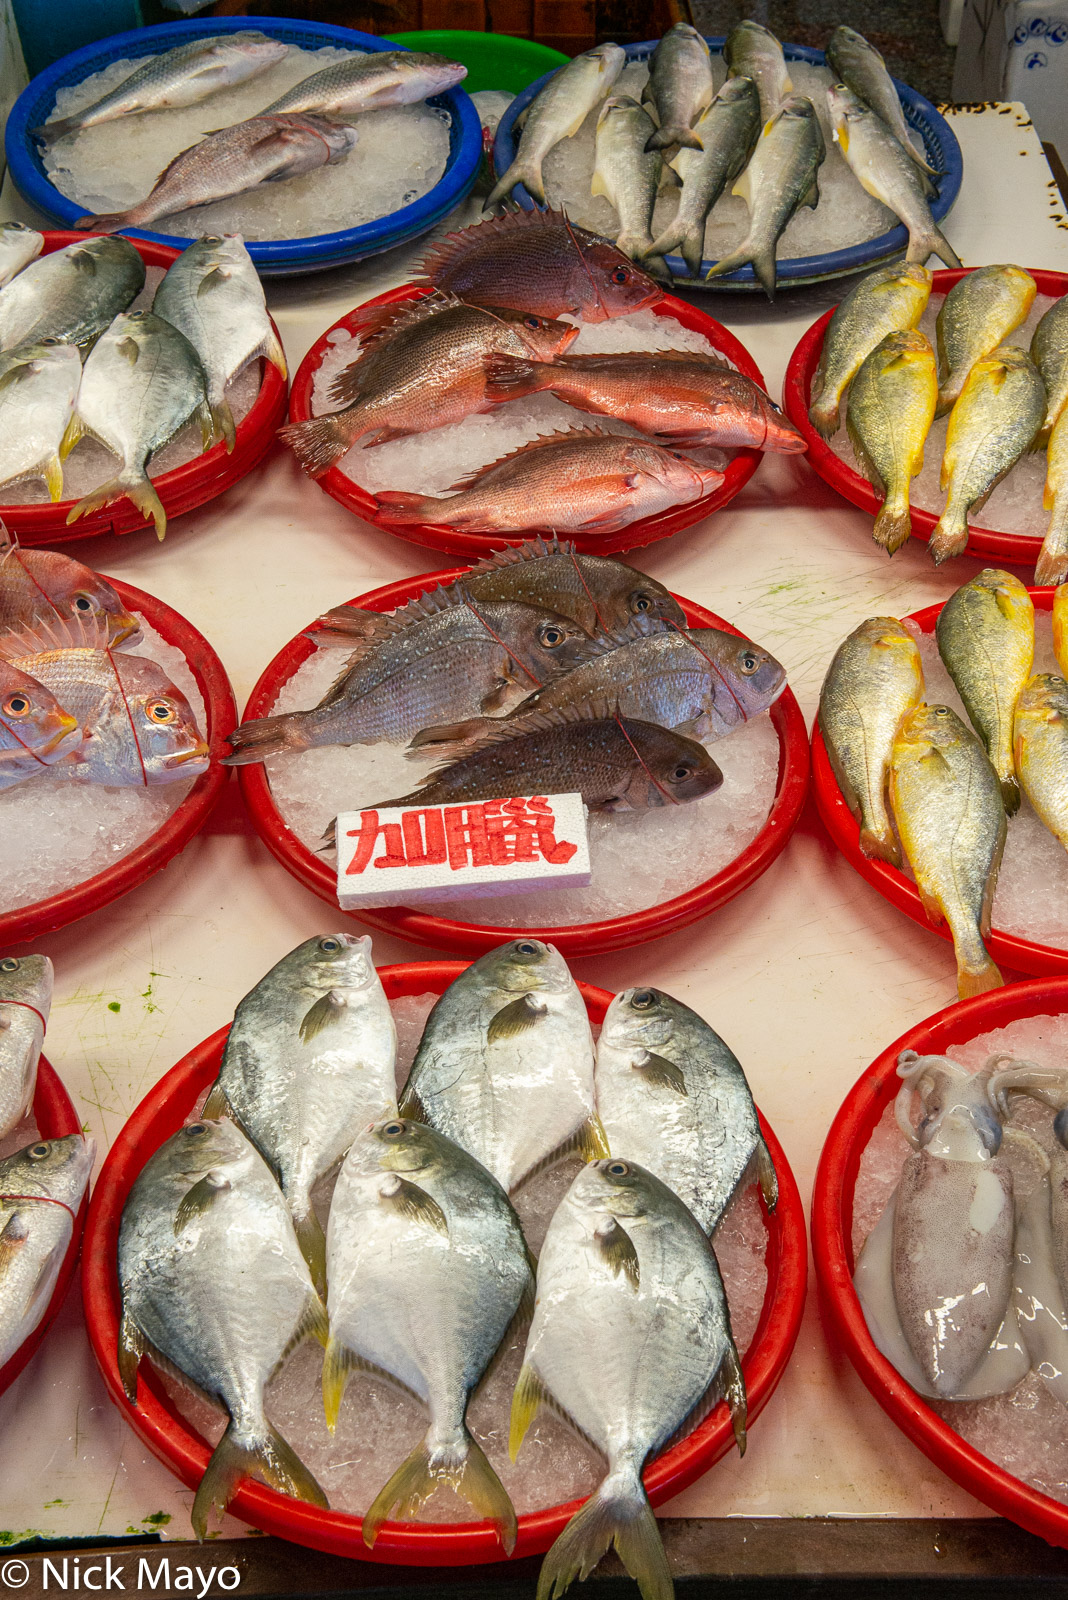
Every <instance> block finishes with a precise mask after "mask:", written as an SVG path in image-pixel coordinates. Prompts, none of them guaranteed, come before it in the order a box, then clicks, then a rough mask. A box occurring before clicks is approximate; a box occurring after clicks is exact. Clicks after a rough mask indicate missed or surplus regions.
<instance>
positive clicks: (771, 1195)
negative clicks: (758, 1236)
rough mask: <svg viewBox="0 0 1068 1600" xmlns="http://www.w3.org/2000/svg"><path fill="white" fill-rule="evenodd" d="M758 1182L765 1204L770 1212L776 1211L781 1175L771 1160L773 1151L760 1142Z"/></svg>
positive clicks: (758, 1150) (757, 1167) (757, 1161)
mask: <svg viewBox="0 0 1068 1600" xmlns="http://www.w3.org/2000/svg"><path fill="white" fill-rule="evenodd" d="M755 1155H756V1170H757V1182H758V1183H759V1185H760V1192H761V1194H762V1195H763V1196H764V1204H765V1205H766V1206H767V1208H768V1210H769V1211H774V1210H775V1207H776V1205H777V1204H778V1200H779V1175H778V1173H777V1172H776V1171H775V1163H774V1161H773V1160H772V1159H771V1151H770V1150H769V1149H768V1147H767V1145H766V1144H765V1143H764V1141H763V1139H761V1140H759V1141H758V1143H757V1147H756V1152H755Z"/></svg>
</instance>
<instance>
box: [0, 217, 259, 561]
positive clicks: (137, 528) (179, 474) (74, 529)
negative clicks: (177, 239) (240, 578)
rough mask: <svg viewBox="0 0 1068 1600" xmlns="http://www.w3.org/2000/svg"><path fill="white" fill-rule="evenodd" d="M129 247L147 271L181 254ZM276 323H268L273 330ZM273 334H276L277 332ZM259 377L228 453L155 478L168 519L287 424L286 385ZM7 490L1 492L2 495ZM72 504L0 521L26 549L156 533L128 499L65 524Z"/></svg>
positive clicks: (55, 246)
mask: <svg viewBox="0 0 1068 1600" xmlns="http://www.w3.org/2000/svg"><path fill="white" fill-rule="evenodd" d="M93 237H96V236H94V235H93V234H89V233H75V232H73V231H70V232H67V231H58V230H57V231H55V232H50V233H46V234H45V236H44V241H45V242H44V249H43V250H42V252H41V254H42V255H50V254H51V253H52V251H53V250H61V249H62V248H63V247H64V245H68V244H77V243H78V242H79V241H80V240H85V239H91V238H93ZM129 243H130V244H132V245H134V246H135V248H136V249H137V250H138V251H139V252H140V254H141V256H142V257H143V259H144V261H145V263H146V264H147V265H148V266H150V267H163V268H164V269H166V268H167V267H169V266H170V264H171V262H172V261H174V260H176V259H177V257H178V256H179V255H180V254H181V252H180V251H178V250H172V249H171V248H170V246H169V245H163V244H153V243H152V242H151V241H150V240H148V239H131V240H130V241H129ZM273 326H274V324H273V323H272V327H273ZM274 331H275V333H276V334H277V333H278V329H277V328H275V330H274ZM260 367H261V371H262V374H263V377H262V381H261V384H260V392H259V394H258V395H257V397H256V399H255V401H254V402H253V404H252V407H251V409H250V411H249V412H248V415H247V416H245V417H243V418H242V420H241V421H240V422H239V423H238V425H237V437H236V440H235V443H234V449H233V453H232V454H229V455H228V454H227V451H226V446H225V445H224V444H217V445H215V446H213V448H212V449H211V450H208V451H207V452H206V453H205V454H204V455H202V456H198V457H196V458H195V459H194V460H193V461H187V462H186V464H185V466H184V467H175V468H174V470H173V472H165V473H163V475H162V476H161V477H159V478H156V479H154V480H153V481H154V483H155V487H156V490H157V492H158V494H159V497H160V499H161V500H162V501H163V506H164V509H165V510H166V512H167V516H168V519H173V518H174V517H180V516H181V515H182V513H183V512H185V511H195V510H196V508H197V506H202V505H204V504H205V502H206V501H208V500H214V499H215V498H216V497H217V496H218V495H220V494H222V493H223V491H224V490H226V489H229V487H230V485H231V484H234V483H237V482H238V481H239V480H240V479H241V478H244V477H247V475H248V474H249V473H250V472H251V471H252V469H253V467H255V466H258V465H259V463H260V462H261V461H262V460H263V457H264V456H265V455H266V454H267V451H268V450H269V449H270V448H271V445H272V444H273V442H274V436H275V432H276V431H277V429H278V427H279V425H280V424H281V423H282V422H283V421H284V420H285V414H286V388H287V385H286V380H285V379H284V378H283V377H282V375H281V373H280V372H279V371H278V368H277V367H274V366H272V365H271V363H270V362H269V361H261V363H260ZM5 492H6V490H3V489H0V496H2V495H3V494H4V493H5ZM75 504H76V501H74V500H61V501H57V502H56V503H55V504H54V505H53V504H52V502H51V501H46V502H45V503H44V504H39V505H29V506H24V505H22V506H20V505H2V504H0V518H2V519H3V520H4V522H6V523H7V526H8V528H9V529H10V530H11V532H12V533H16V534H18V537H19V542H20V543H21V544H24V545H40V544H47V545H52V544H67V543H70V542H71V541H73V540H75V539H94V538H96V537H97V535H98V534H101V533H138V532H144V531H146V530H147V532H149V533H151V534H152V536H153V538H155V530H154V528H153V527H152V524H151V522H146V521H145V519H144V517H142V515H141V513H140V512H139V511H138V509H137V507H136V506H135V505H134V504H133V503H132V501H130V500H118V501H116V503H115V504H114V505H113V506H107V507H105V508H104V509H102V510H100V511H96V512H92V513H91V514H90V515H89V516H85V517H79V519H78V521H77V522H72V523H71V524H70V526H69V527H68V525H67V513H68V512H69V511H70V510H71V508H72V507H73V506H74V505H75Z"/></svg>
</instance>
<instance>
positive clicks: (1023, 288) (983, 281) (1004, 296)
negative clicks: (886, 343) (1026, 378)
mask: <svg viewBox="0 0 1068 1600" xmlns="http://www.w3.org/2000/svg"><path fill="white" fill-rule="evenodd" d="M1035 294H1036V288H1035V280H1034V278H1032V276H1031V274H1030V273H1029V272H1025V271H1024V270H1023V268H1022V267H977V268H976V270H975V271H974V272H969V273H968V274H967V276H966V277H964V278H961V279H960V281H959V283H955V284H954V285H953V288H952V289H951V290H950V291H949V293H948V294H947V295H946V298H945V299H944V300H943V301H942V304H941V306H940V307H939V311H938V323H937V328H938V335H937V339H938V365H939V370H940V372H941V375H942V382H941V387H940V389H939V393H938V415H939V416H942V415H943V414H944V413H945V412H946V411H948V410H949V409H950V407H951V406H952V405H954V404H955V403H956V402H957V401H958V400H959V399H960V394H961V390H962V389H963V388H964V384H965V380H966V379H967V377H968V374H969V372H970V371H971V370H972V368H973V367H974V365H975V363H976V362H977V361H981V360H982V358H983V357H984V356H988V355H989V354H990V352H991V350H996V349H997V347H998V345H999V344H1003V343H1004V342H1005V340H1006V339H1007V338H1008V336H1009V334H1010V333H1012V331H1013V329H1014V328H1018V327H1019V326H1020V324H1021V322H1023V321H1024V319H1025V318H1026V316H1027V313H1028V312H1029V311H1030V309H1031V307H1032V305H1033V304H1034V299H1035Z"/></svg>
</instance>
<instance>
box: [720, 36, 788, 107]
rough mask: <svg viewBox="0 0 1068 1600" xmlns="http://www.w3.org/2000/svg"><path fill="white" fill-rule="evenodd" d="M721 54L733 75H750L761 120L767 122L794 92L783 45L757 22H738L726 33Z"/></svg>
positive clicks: (745, 76) (734, 76)
mask: <svg viewBox="0 0 1068 1600" xmlns="http://www.w3.org/2000/svg"><path fill="white" fill-rule="evenodd" d="M723 55H724V58H725V60H726V62H727V69H728V71H729V72H730V75H731V77H732V78H737V77H744V78H751V79H752V80H753V82H754V83H755V84H756V86H757V92H758V93H759V95H760V120H761V122H762V123H767V122H770V121H771V119H772V117H774V116H777V115H778V113H779V111H780V110H781V109H782V105H783V102H784V101H785V99H786V97H787V95H789V94H792V93H793V89H794V86H793V84H792V82H791V81H790V73H789V69H788V68H787V65H786V58H785V57H784V55H783V53H782V45H781V44H780V43H779V41H778V39H776V37H775V35H774V34H773V33H771V32H770V31H769V30H768V29H767V28H765V27H762V26H761V24H760V23H759V22H752V21H747V22H739V23H738V25H737V26H736V27H734V28H732V29H731V31H730V33H729V34H728V35H727V40H726V43H725V44H724V46H723Z"/></svg>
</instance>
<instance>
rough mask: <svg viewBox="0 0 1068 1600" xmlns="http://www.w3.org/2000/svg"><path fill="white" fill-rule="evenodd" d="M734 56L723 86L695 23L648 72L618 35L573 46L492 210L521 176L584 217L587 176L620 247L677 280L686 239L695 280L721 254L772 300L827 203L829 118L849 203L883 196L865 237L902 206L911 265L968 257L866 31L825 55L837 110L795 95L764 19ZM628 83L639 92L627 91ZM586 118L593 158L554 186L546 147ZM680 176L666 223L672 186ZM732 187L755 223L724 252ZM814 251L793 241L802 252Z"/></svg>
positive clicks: (729, 52) (838, 32)
mask: <svg viewBox="0 0 1068 1600" xmlns="http://www.w3.org/2000/svg"><path fill="white" fill-rule="evenodd" d="M723 60H724V63H725V70H726V80H725V81H722V80H721V82H720V87H719V89H718V92H717V87H716V77H717V73H716V71H715V69H714V66H713V60H712V55H711V51H710V50H709V46H708V44H707V42H706V41H705V39H704V38H702V36H701V35H700V34H699V33H698V32H697V30H696V29H695V28H693V27H691V26H690V24H689V23H686V22H677V23H676V24H675V25H674V27H672V28H670V29H669V30H668V32H667V33H665V34H664V36H663V38H662V39H661V40H660V41H659V43H658V44H657V46H656V49H655V50H654V51H653V53H652V56H651V57H650V60H649V65H648V70H647V71H646V69H644V68H642V67H638V66H636V65H634V66H628V64H627V60H626V54H625V52H624V51H623V50H622V49H620V47H619V46H618V45H615V44H605V45H598V46H597V48H596V49H594V50H589V51H587V52H586V53H585V54H584V55H580V56H577V57H576V58H575V59H574V61H572V62H570V63H569V64H568V65H567V66H565V67H561V68H560V69H559V71H557V72H556V73H554V74H553V76H552V77H551V78H550V80H549V82H548V83H547V84H546V86H545V88H544V89H542V90H541V91H540V93H539V94H538V95H537V96H536V97H535V99H534V100H533V101H532V102H531V104H530V106H529V107H528V108H527V110H526V112H525V113H524V115H525V121H524V123H523V128H522V133H521V135H520V138H519V145H518V149H517V151H516V154H515V158H514V160H513V161H512V163H511V165H510V166H509V167H508V168H507V170H506V171H505V172H504V173H503V175H502V176H501V178H500V181H499V182H498V183H497V185H496V187H495V188H494V189H493V191H492V192H491V194H490V196H489V199H488V200H487V202H486V207H487V210H488V209H490V208H491V207H492V206H493V205H494V204H495V203H497V202H498V201H500V200H502V199H503V198H504V197H505V196H507V195H508V194H510V193H511V191H512V190H513V188H515V186H516V185H518V184H523V185H524V186H525V188H526V189H527V191H528V193H529V194H531V195H532V196H533V198H534V199H535V201H536V202H537V203H538V204H539V205H543V206H544V205H545V204H546V203H547V201H546V193H547V188H548V192H549V194H550V195H551V196H552V201H553V203H554V204H558V205H566V207H567V209H568V212H569V214H572V215H577V216H578V217H579V219H580V220H582V221H586V220H588V219H587V214H586V213H587V211H588V210H589V202H588V200H587V199H586V195H585V194H584V193H583V190H582V187H581V185H584V184H587V183H588V185H589V189H588V193H589V194H590V195H592V196H593V197H594V198H595V199H596V197H598V196H602V197H603V198H604V199H605V200H606V201H607V202H608V204H609V205H610V207H611V209H612V211H613V212H614V214H615V219H616V223H617V227H616V229H615V231H614V233H613V234H612V237H613V238H614V239H615V242H616V244H617V246H618V248H619V249H620V250H621V251H622V252H623V253H624V254H625V255H627V256H630V257H632V258H633V259H634V260H636V261H641V262H643V263H644V264H645V266H646V267H647V269H648V270H649V271H650V272H653V273H655V274H656V275H657V276H658V277H661V278H668V279H670V273H669V270H668V267H667V263H666V261H665V260H664V257H665V255H666V253H667V252H668V251H669V250H679V249H681V252H682V256H683V259H684V260H685V263H686V266H687V269H688V271H689V273H690V276H691V277H693V278H697V277H698V276H699V275H700V272H701V268H702V264H703V260H704V259H705V258H707V257H709V256H711V257H712V258H713V264H712V266H711V267H710V268H709V270H708V273H707V276H708V277H709V278H715V277H720V276H722V275H723V274H724V273H730V272H734V271H736V270H737V269H738V268H739V267H742V266H745V265H747V264H750V265H751V266H752V268H753V271H754V273H755V274H756V276H757V278H758V279H759V281H760V283H761V284H762V285H763V287H764V289H765V290H766V292H767V294H768V296H769V298H772V299H773V298H774V295H775V287H776V270H777V269H776V259H777V255H778V251H779V242H780V240H781V238H782V236H783V234H784V233H785V231H786V229H787V228H788V226H789V224H790V222H791V220H792V219H793V218H794V216H795V215H796V213H797V212H798V209H799V208H801V207H806V206H810V207H812V208H813V209H815V208H816V207H817V206H818V205H819V204H820V199H821V196H820V187H819V180H820V176H821V168H822V167H823V165H824V162H825V161H826V159H827V140H826V136H825V133H824V129H823V127H822V126H821V117H822V119H823V121H827V120H828V119H829V124H830V127H829V130H828V131H832V132H833V139H834V141H835V143H836V144H837V146H838V149H839V150H840V152H841V157H842V161H839V162H838V165H839V166H840V167H841V166H842V165H843V162H844V164H845V166H847V167H848V169H849V173H851V174H852V176H851V177H850V176H849V175H848V174H847V173H845V171H844V170H843V172H842V174H841V178H840V180H839V182H841V180H842V179H844V185H845V187H844V199H845V202H846V205H847V206H848V204H849V202H850V201H852V202H853V203H854V207H855V203H856V201H858V200H860V199H861V195H860V190H861V189H863V191H864V192H865V193H866V194H868V195H870V196H871V197H872V198H873V199H874V200H875V201H876V202H877V203H878V204H877V207H876V209H875V210H874V211H873V213H872V216H871V226H870V232H869V233H868V234H867V235H866V237H872V236H874V235H876V234H879V233H882V232H885V231H886V228H887V226H888V222H889V217H890V214H895V215H896V216H897V217H898V218H899V219H900V220H901V221H902V222H904V223H905V225H906V227H907V228H908V232H909V251H908V259H909V260H910V261H917V262H920V263H922V262H924V261H926V260H927V258H928V257H929V256H930V255H931V254H936V255H939V256H940V257H941V258H942V260H943V261H944V262H945V263H946V265H947V266H951V267H958V266H959V265H960V262H959V261H958V259H957V257H956V255H955V254H954V252H953V250H952V249H951V247H950V246H949V244H948V243H947V242H946V240H945V239H944V237H943V236H942V234H941V233H940V231H939V229H938V228H937V227H936V225H935V223H934V220H933V218H932V216H931V212H930V208H929V205H928V199H929V197H930V195H931V194H933V193H934V185H933V184H932V182H931V179H932V177H934V176H937V174H936V173H934V171H933V169H932V168H931V167H930V166H929V165H928V163H927V161H926V159H925V158H924V156H923V155H922V154H921V152H920V151H919V150H918V149H917V148H916V145H915V144H914V142H913V138H912V136H911V135H910V133H909V130H908V127H907V125H906V123H905V118H904V113H903V111H902V107H901V102H900V101H899V99H898V95H897V91H896V89H895V88H894V84H893V80H892V79H891V78H890V75H889V73H888V72H887V70H886V65H885V63H884V61H883V58H882V56H881V55H880V54H879V52H878V51H877V50H876V49H875V48H874V47H873V46H872V45H870V44H869V43H868V41H867V40H866V39H864V38H863V36H862V35H861V34H859V33H856V32H855V31H854V30H853V29H852V28H848V27H844V26H843V27H839V28H836V29H835V31H834V33H833V34H832V36H831V40H830V43H829V45H828V48H827V62H828V66H829V67H830V68H831V69H832V70H833V74H834V77H832V75H831V73H824V74H823V75H822V77H820V78H818V79H814V81H813V83H812V89H813V95H814V96H815V97H816V98H818V99H821V100H822V98H823V97H824V96H825V97H826V100H827V105H826V107H824V106H822V105H820V106H817V104H816V103H815V99H814V98H810V97H809V96H808V95H806V94H800V93H797V94H795V93H794V92H793V89H794V85H793V83H792V82H791V78H790V72H789V69H788V68H787V65H786V61H785V58H784V56H783V50H782V46H781V44H780V43H779V41H778V39H776V38H775V36H774V34H772V33H770V32H769V31H768V29H767V28H765V27H763V26H762V25H761V24H760V23H758V22H754V21H745V22H740V23H738V25H737V26H736V27H735V28H734V29H733V30H732V32H731V33H730V34H729V35H728V37H727V40H726V42H725V44H724V47H723ZM818 71H819V69H814V68H811V67H803V68H801V69H800V72H804V73H808V74H810V75H811V74H814V73H818ZM799 76H800V73H799ZM835 78H837V79H838V80H839V81H838V83H837V85H835V81H834V79H835ZM621 79H622V80H623V81H624V83H625V86H626V88H627V90H628V92H627V93H621V92H619V86H620V80H621ZM637 93H640V95H641V103H640V104H639V102H638V101H637V100H636V99H634V98H633V95H634V94H637ZM588 118H590V119H594V120H595V122H596V131H595V134H594V136H593V139H592V153H590V154H588V155H587V156H586V157H584V156H583V155H582V154H577V155H575V156H574V157H567V158H564V159H562V160H561V163H560V166H559V167H558V168H557V169H556V171H555V172H554V174H553V178H552V181H550V182H549V183H548V186H547V182H546V176H545V173H544V171H543V168H544V165H545V162H546V159H547V157H548V156H549V155H550V152H552V151H553V150H554V149H555V148H556V147H557V146H559V145H560V144H561V143H562V142H563V141H565V140H568V141H570V140H573V139H575V136H576V135H578V134H579V133H580V130H582V129H583V125H584V124H585V123H586V122H587V119H588ZM654 119H655V120H654ZM668 152H672V153H671V154H670V155H669V154H668ZM565 160H566V165H565ZM590 160H592V167H591V166H590V165H589V164H588V163H589V161H590ZM830 170H831V168H830V167H828V172H830ZM680 185H681V190H680V193H679V197H678V204H677V209H676V211H675V214H674V216H673V217H672V218H671V219H670V221H669V220H668V219H667V218H666V216H665V215H664V212H663V207H662V206H661V205H660V204H659V198H660V194H661V192H662V191H663V190H664V189H665V187H668V186H675V187H678V186H680ZM851 190H852V193H850V191H851ZM730 195H735V196H740V197H741V198H742V199H744V201H745V204H746V207H747V208H748V212H749V224H748V229H747V230H745V231H744V236H742V237H738V233H739V231H740V230H737V229H736V230H735V235H734V237H733V238H732V239H731V240H730V246H729V248H727V249H726V250H724V249H723V248H722V244H723V242H724V239H723V237H722V228H723V219H722V214H723V213H724V211H725V208H726V207H727V206H729V204H730V199H729V196H730ZM721 201H722V202H723V204H721ZM728 226H729V224H728ZM706 233H707V240H706ZM862 237H865V236H864V235H862ZM708 241H711V246H710V244H709V243H708ZM842 242H843V243H845V242H849V243H853V242H860V240H859V239H858V240H853V239H852V238H850V239H849V240H848V241H846V240H843V241H842ZM835 247H836V245H835V244H834V243H833V242H832V243H831V244H830V245H824V249H827V248H835ZM808 253H812V252H811V250H805V249H803V248H797V247H796V246H795V249H794V254H795V255H802V254H808ZM717 255H718V257H719V259H718V260H717V259H715V258H716V256H717Z"/></svg>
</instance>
